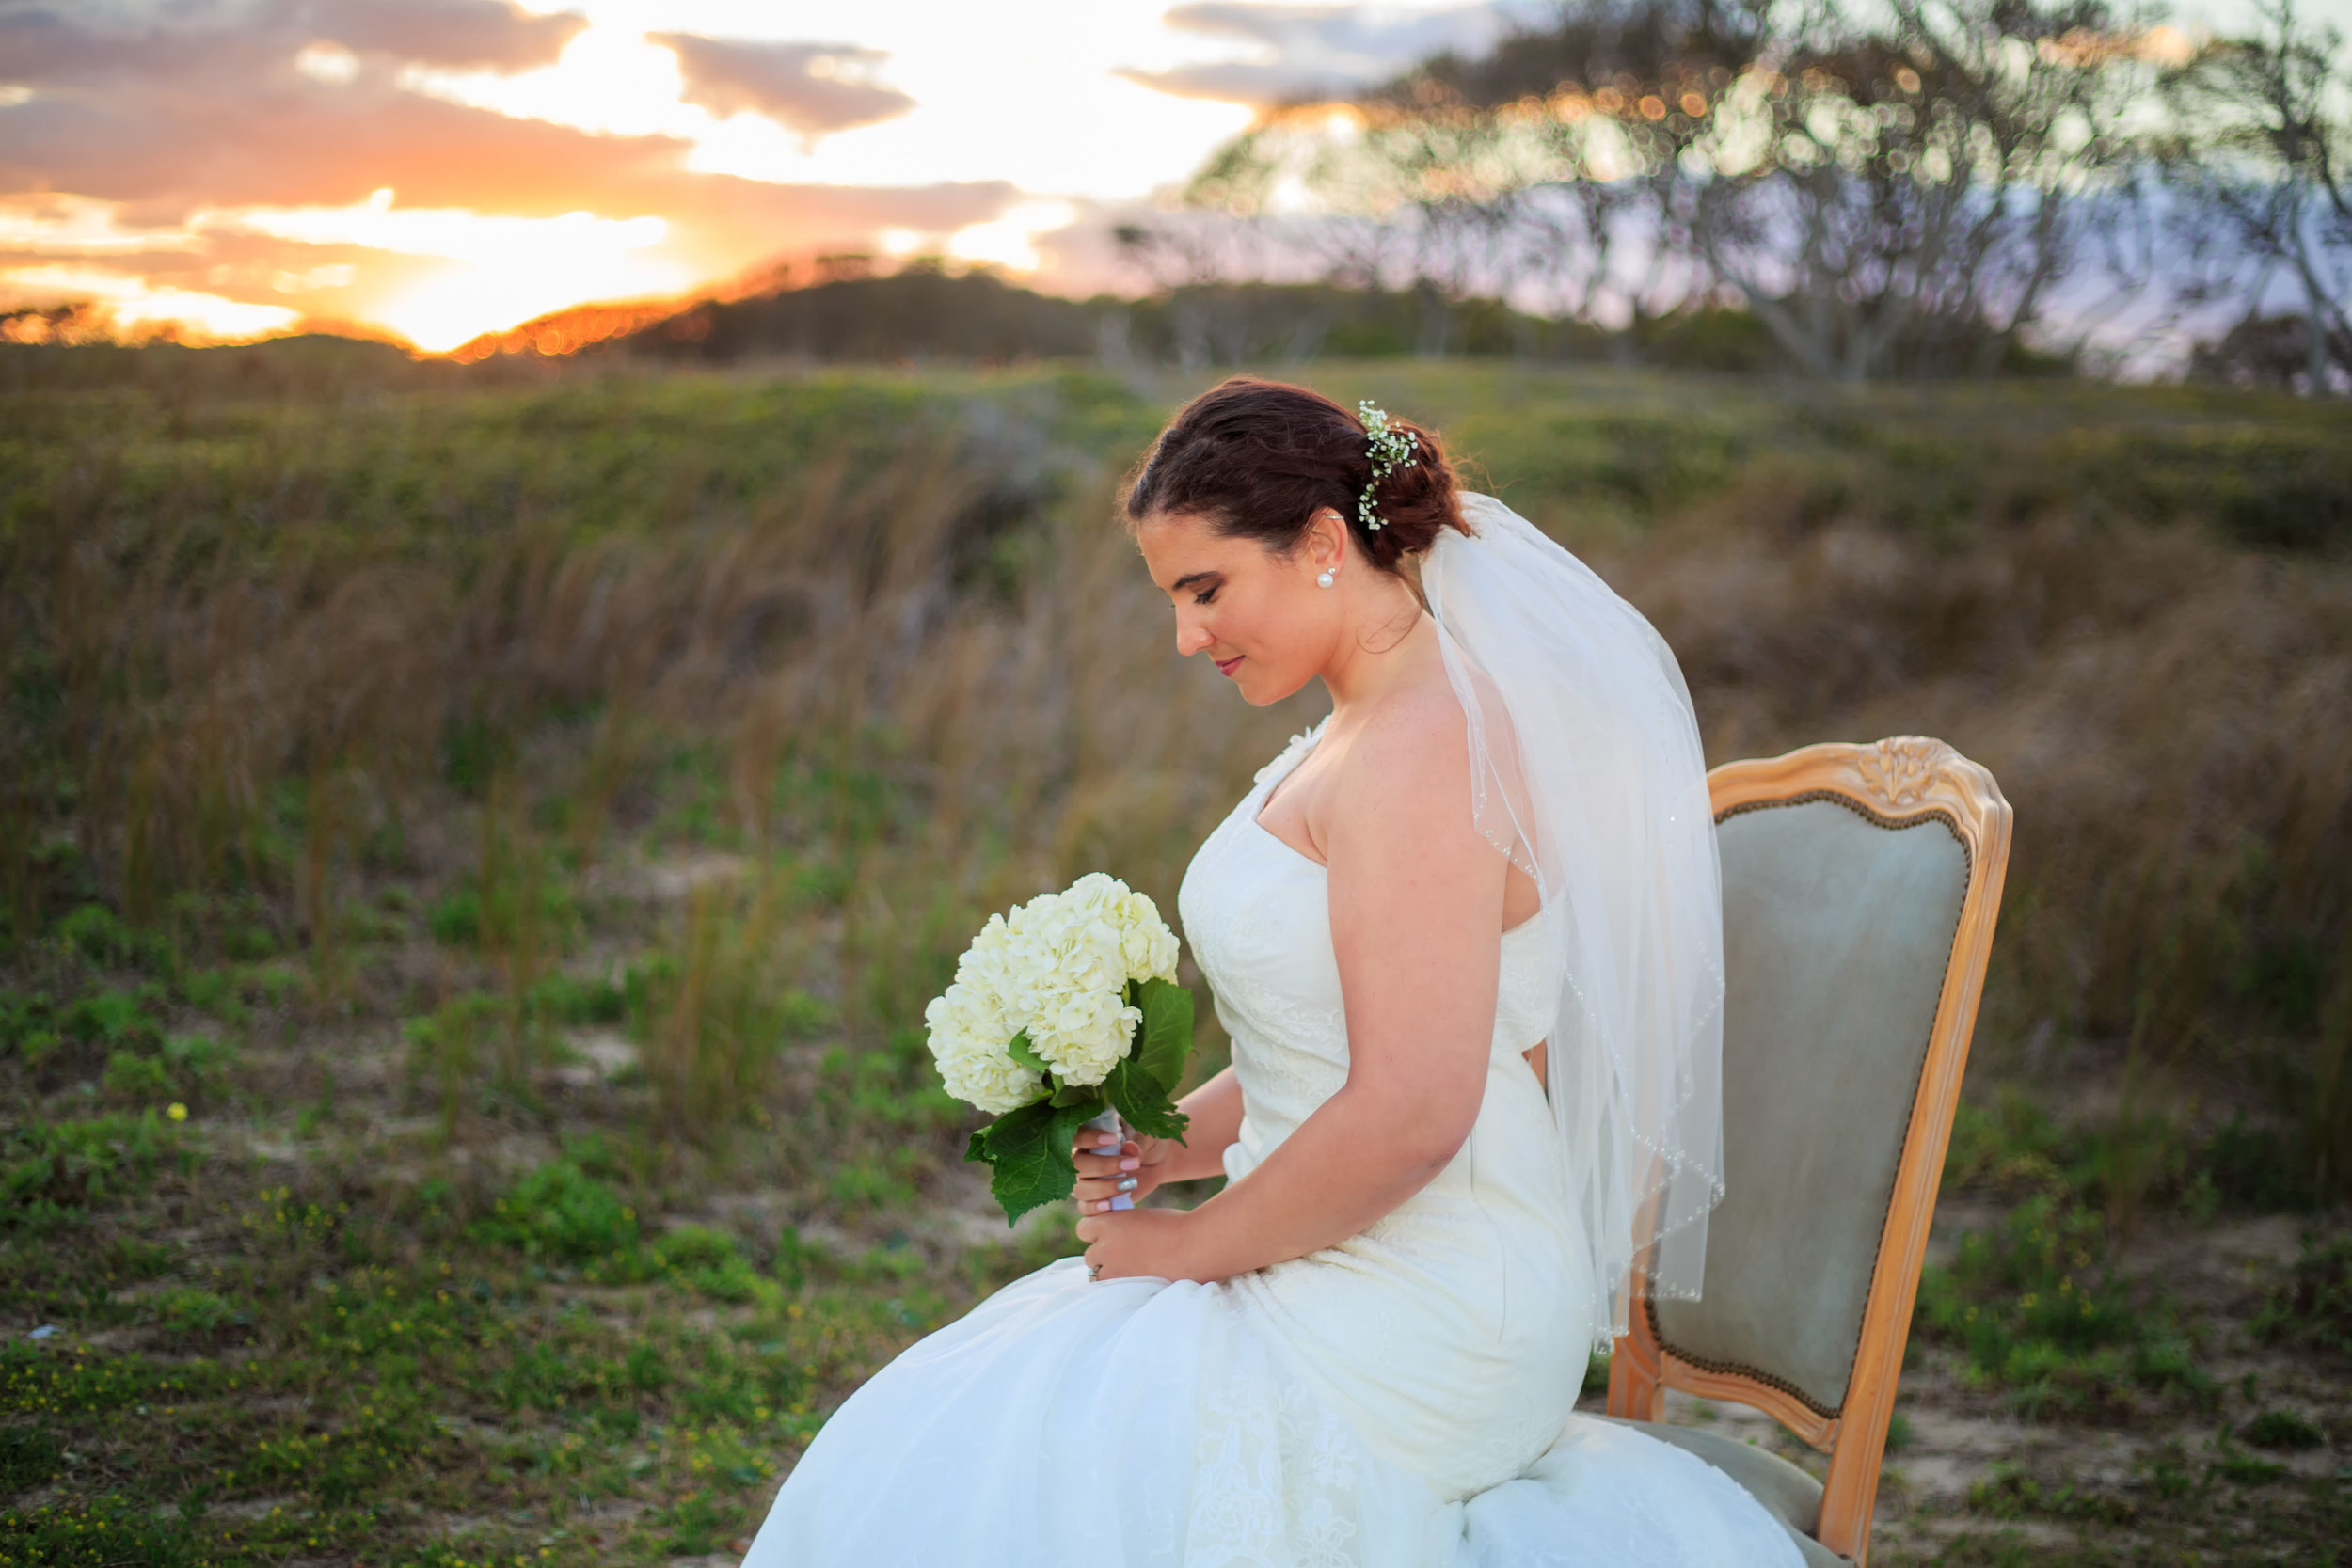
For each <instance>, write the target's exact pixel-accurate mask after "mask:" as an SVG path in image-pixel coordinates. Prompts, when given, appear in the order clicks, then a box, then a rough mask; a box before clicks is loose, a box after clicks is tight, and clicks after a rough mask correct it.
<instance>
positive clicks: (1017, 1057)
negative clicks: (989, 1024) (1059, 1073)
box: [1005, 1029, 1054, 1072]
mask: <svg viewBox="0 0 2352 1568" xmlns="http://www.w3.org/2000/svg"><path fill="white" fill-rule="evenodd" d="M1005 1054H1006V1055H1008V1056H1010V1057H1011V1058H1012V1059H1013V1060H1014V1061H1016V1062H1019V1063H1020V1064H1021V1065H1022V1066H1023V1067H1025V1068H1027V1069H1029V1070H1030V1071H1031V1072H1051V1071H1053V1070H1054V1068H1053V1064H1052V1063H1050V1062H1048V1061H1046V1059H1045V1058H1044V1057H1042V1056H1041V1055H1039V1054H1038V1053H1037V1047H1036V1046H1034V1045H1031V1044H1030V1043H1029V1032H1028V1031H1027V1030H1026V1029H1024V1030H1022V1031H1021V1033H1019V1034H1017V1035H1015V1036H1013V1037H1012V1038H1011V1039H1010V1040H1009V1041H1007V1042H1006V1045H1005Z"/></svg>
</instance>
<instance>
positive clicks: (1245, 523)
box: [1127, 375, 1470, 572]
mask: <svg viewBox="0 0 2352 1568" xmlns="http://www.w3.org/2000/svg"><path fill="white" fill-rule="evenodd" d="M1389 428H1390V429H1391V430H1396V431H1407V430H1409V431H1411V432H1412V433H1413V434H1414V435H1415V436H1418V437H1419V439H1420V445H1419V447H1418V449H1417V450H1416V451H1414V453H1413V455H1412V456H1411V457H1410V458H1409V459H1407V460H1406V461H1405V462H1403V463H1400V464H1398V465H1397V466H1396V467H1393V468H1391V469H1390V470H1389V471H1388V473H1386V474H1385V475H1383V476H1382V477H1381V479H1380V482H1379V484H1378V486H1377V488H1375V490H1374V491H1373V495H1372V504H1373V509H1374V511H1375V513H1376V514H1377V515H1378V516H1379V518H1380V527H1379V528H1377V529H1367V528H1366V527H1365V526H1364V523H1363V518H1362V517H1361V516H1360V515H1359V514H1358V512H1357V502H1358V501H1359V499H1361V498H1362V495H1363V491H1364V486H1365V484H1366V483H1370V481H1371V479H1372V451H1371V443H1370V440H1369V437H1368V436H1367V435H1366V432H1365V430H1364V423H1363V420H1361V419H1360V418H1359V417H1358V416H1357V415H1356V414H1354V413H1352V412H1350V411H1349V410H1347V409H1345V408H1343V407H1341V406H1340V405H1339V404H1336V403H1334V402H1332V401H1331V400H1330V399H1329V398H1327V397H1325V396H1324V395H1323V394H1322V393H1321V392H1315V391H1310V390H1309V389H1308V388H1304V387H1294V386H1291V385H1290V384H1289V383H1287V382H1282V381H1260V380H1257V379H1255V378H1253V377H1250V376H1243V375H1237V376H1232V377H1230V378H1228V379H1227V380H1224V381H1221V382H1219V383H1218V384H1217V385H1216V386H1215V387H1212V388H1209V389H1208V390H1207V391H1205V392H1203V393H1201V394H1200V396H1199V397H1197V398H1195V399H1193V400H1192V401H1191V402H1190V403H1188V404H1184V407H1183V408H1181V409H1179V410H1178V411H1177V414H1176V417H1175V418H1174V419H1173V420H1169V421H1168V428H1167V429H1165V430H1163V431H1161V432H1160V436H1159V439H1158V440H1156V441H1154V442H1152V450H1151V451H1150V452H1149V453H1147V454H1146V455H1145V457H1144V459H1143V462H1142V464H1141V466H1140V467H1138V469H1137V471H1136V476H1135V480H1134V483H1132V484H1130V485H1129V486H1128V490H1127V522H1128V526H1129V527H1131V528H1132V527H1133V526H1134V525H1136V524H1137V523H1139V522H1141V521H1143V519H1144V518H1146V517H1148V516H1151V515H1153V514H1154V513H1163V512H1165V513H1188V514H1192V515H1199V516H1203V517H1206V518H1208V519H1210V521H1211V523H1212V524H1213V526H1214V527H1215V528H1216V531H1217V532H1218V533H1219V534H1223V535H1226V536H1229V537H1230V536H1232V535H1235V534H1239V535H1242V536H1245V537H1247V538H1250V539H1255V540H1257V541H1258V542H1259V543H1260V544H1262V545H1263V546H1266V547H1267V548H1269V549H1273V550H1276V551H1279V552H1287V551H1289V550H1291V549H1293V548H1295V546H1297V543H1298V536H1299V535H1300V534H1302V533H1304V532H1305V531H1307V523H1308V521H1309V519H1311V517H1313V516H1314V515H1315V511H1316V509H1317V508H1318V507H1325V506H1327V507H1330V508H1331V509H1332V510H1333V511H1335V512H1337V513H1338V514H1339V515H1341V516H1342V517H1344V518H1345V519H1347V526H1348V528H1349V530H1350V531H1352V532H1353V533H1354V534H1355V536H1356V544H1357V546H1358V547H1359V548H1360V549H1361V550H1362V551H1363V552H1364V556H1365V559H1367V560H1369V561H1370V562H1372V563H1373V564H1374V565H1375V566H1378V567H1380V568H1381V569H1382V570H1384V571H1391V572H1393V571H1395V570H1396V569H1397V562H1399V561H1400V560H1401V559H1402V558H1404V557H1405V556H1407V555H1414V554H1418V553H1419V552H1421V551H1422V550H1425V549H1427V548H1428V547H1429V546H1431V545H1433V544H1435V543H1436V542H1437V538H1438V531H1439V530H1440V529H1449V528H1451V529H1458V530H1460V531H1462V532H1464V533H1468V532H1469V531H1470V525H1469V524H1467V523H1465V522H1464V521H1463V520H1462V502H1461V497H1460V494H1459V492H1458V490H1457V489H1456V486H1455V483H1454V468H1453V466H1452V465H1451V464H1449V463H1448V462H1447V461H1446V456H1445V449H1444V448H1443V447H1441V446H1440V445H1439V444H1438V437H1437V435H1436V433H1435V432H1433V431H1430V430H1428V429H1426V428H1424V427H1423V426H1421V425H1417V424H1414V423H1413V422H1412V421H1411V420H1400V419H1398V418H1396V417H1395V416H1394V415H1391V416H1390V417H1389Z"/></svg>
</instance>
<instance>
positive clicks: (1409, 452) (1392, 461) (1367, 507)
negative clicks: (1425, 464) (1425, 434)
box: [1356, 398, 1421, 531]
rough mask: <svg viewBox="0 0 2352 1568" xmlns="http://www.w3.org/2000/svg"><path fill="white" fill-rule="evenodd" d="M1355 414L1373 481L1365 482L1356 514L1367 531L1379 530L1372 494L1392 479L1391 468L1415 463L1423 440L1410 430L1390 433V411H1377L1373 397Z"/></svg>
mask: <svg viewBox="0 0 2352 1568" xmlns="http://www.w3.org/2000/svg"><path fill="white" fill-rule="evenodd" d="M1356 413H1357V417H1358V418H1359V419H1361V420H1363V421H1364V431H1365V433H1366V435H1367V436H1369V437H1370V445H1371V455H1372V478H1371V479H1370V480H1369V481H1367V482H1366V483H1365V484H1364V493H1363V495H1361V496H1360V497H1359V498H1358V499H1357V501H1356V515H1358V516H1359V517H1361V518H1362V519H1363V521H1364V527H1365V529H1366V530H1368V531H1378V529H1379V527H1380V522H1381V518H1380V514H1379V512H1378V511H1377V510H1376V509H1375V507H1374V506H1373V504H1372V492H1373V490H1374V489H1375V487H1376V486H1377V485H1378V484H1379V483H1380V482H1381V481H1382V480H1383V479H1386V478H1387V477H1388V476H1389V472H1390V470H1391V469H1392V468H1394V467H1396V466H1397V465H1398V464H1400V463H1409V462H1411V461H1412V458H1413V453H1414V452H1415V451H1418V450H1419V448H1420V446H1421V437H1420V436H1418V435H1416V434H1414V433H1413V432H1412V431H1409V430H1391V429H1390V428H1389V416H1388V411H1387V410H1385V409H1380V408H1375V407H1374V406H1373V405H1372V400H1371V399H1370V398H1365V399H1364V400H1363V401H1362V402H1360V403H1359V404H1356Z"/></svg>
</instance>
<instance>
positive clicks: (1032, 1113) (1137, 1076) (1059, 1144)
mask: <svg viewBox="0 0 2352 1568" xmlns="http://www.w3.org/2000/svg"><path fill="white" fill-rule="evenodd" d="M923 1017H924V1021H925V1022H927V1023H929V1024H930V1051H931V1059H932V1060H933V1061H935V1062H937V1063H938V1064H939V1076H940V1078H941V1080H942V1081H943V1082H945V1083H946V1086H947V1092H948V1093H949V1094H952V1095H954V1096H955V1097H956V1098H957V1099H958V1100H961V1101H966V1102H968V1103H970V1104H972V1105H975V1106H977V1107H978V1108H979V1109H981V1110H983V1111H988V1112H992V1113H993V1114H994V1116H995V1117H996V1119H995V1120H994V1121H993V1122H990V1123H989V1124H988V1125H987V1126H986V1127H983V1128H981V1129H980V1130H979V1131H978V1132H975V1133H973V1134H972V1142H971V1144H970V1146H969V1147H968V1148H965V1150H964V1155H963V1157H964V1158H965V1159H967V1160H984V1161H986V1162H987V1163H988V1164H989V1168H990V1173H991V1180H990V1182H989V1186H990V1190H991V1191H992V1192H993V1193H994V1195H995V1196H996V1201H997V1202H998V1203H999V1204H1000V1205H1002V1206H1003V1208H1004V1211H1005V1219H1006V1222H1007V1223H1008V1224H1009V1223H1011V1222H1012V1221H1014V1220H1017V1219H1019V1218H1020V1217H1021V1216H1022V1215H1023V1214H1025V1213H1026V1212H1028V1211H1029V1210H1031V1209H1034V1208H1037V1207H1038V1206H1039V1205H1040V1204H1044V1203H1052V1202H1055V1201H1057V1199H1060V1198H1064V1197H1067V1196H1070V1193H1071V1190H1072V1189H1073V1187H1074V1186H1075V1185H1076V1183H1077V1180H1078V1168H1077V1166H1076V1164H1073V1161H1072V1158H1071V1148H1070V1146H1071V1142H1072V1140H1073V1138H1074V1137H1075V1136H1076V1134H1077V1132H1078V1130H1079V1129H1080V1128H1082V1127H1086V1126H1089V1125H1092V1126H1097V1127H1103V1128H1106V1129H1108V1130H1110V1131H1111V1132H1117V1131H1118V1130H1119V1118H1120V1117H1122V1116H1123V1117H1125V1118H1126V1120H1127V1123H1128V1125H1130V1126H1132V1127H1134V1128H1135V1129H1136V1131H1138V1132H1146V1133H1149V1134H1151V1135H1152V1136H1153V1137H1160V1138H1176V1139H1178V1140H1179V1141H1181V1140H1182V1137H1183V1134H1184V1124H1185V1121H1186V1119H1187V1118H1186V1117H1184V1113H1183V1112H1181V1111H1179V1110H1177V1109H1176V1106H1175V1104H1174V1102H1173V1101H1170V1100H1169V1098H1168V1096H1169V1095H1170V1094H1171V1093H1173V1092H1174V1090H1175V1087H1176V1081H1177V1077H1178V1075H1179V1074H1181V1073H1182V1072H1183V1071H1184V1053H1185V1051H1186V1050H1188V1049H1189V1048H1190V1047H1191V1045H1192V992H1190V991H1188V990H1185V989H1184V987H1182V986H1180V985H1178V984H1177V983H1176V933H1175V932H1173V931H1171V930H1169V929H1168V923H1167V922H1166V921H1164V920H1162V919H1161V918H1160V911H1159V909H1158V907H1157V906H1155V905H1154V904H1153V903H1152V900H1151V899H1150V898H1148V897H1146V896H1144V895H1142V894H1140V893H1136V892H1135V891H1134V890H1133V889H1131V888H1129V887H1128V886H1127V884H1126V883H1124V882H1122V881H1120V879H1118V878H1116V877H1107V876H1104V874H1103V873H1102V872H1099V871H1096V872H1090V873H1089V874H1088V875H1086V876H1084V877H1081V878H1079V879H1077V880H1076V881H1075V882H1073V883H1072V884H1071V885H1070V887H1069V888H1068V889H1067V890H1066V891H1064V892H1061V893H1046V894H1040V895H1038V896H1037V897H1035V898H1032V899H1030V900H1029V901H1028V902H1027V903H1025V904H1020V905H1016V906H1014V908H1013V910H1012V911H1011V912H1010V913H1009V914H993V915H990V916H989V917H988V924H987V925H985V926H983V927H980V934H979V935H978V936H976V937H974V938H973V939H972V945H971V946H970V947H969V948H967V949H966V950H965V951H964V955H963V957H962V958H959V959H958V960H956V978H955V982H954V984H952V985H950V986H949V987H948V988H947V990H946V994H944V995H942V996H938V997H935V998H933V999H932V1001H931V1004H930V1006H929V1007H928V1008H926V1009H925V1010H924V1014H923ZM1118 1206H1119V1207H1132V1205H1130V1204H1127V1203H1125V1202H1124V1200H1123V1195H1122V1198H1121V1200H1120V1202H1119V1203H1118Z"/></svg>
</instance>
